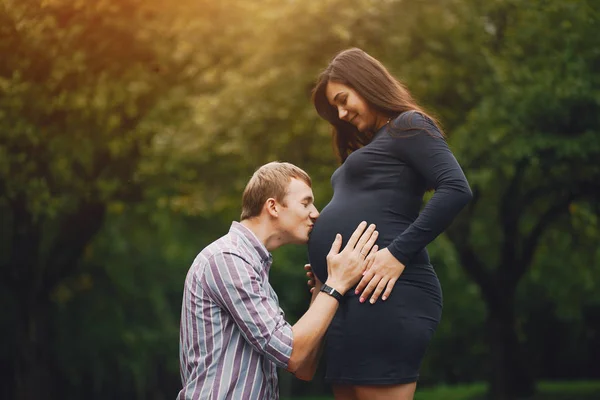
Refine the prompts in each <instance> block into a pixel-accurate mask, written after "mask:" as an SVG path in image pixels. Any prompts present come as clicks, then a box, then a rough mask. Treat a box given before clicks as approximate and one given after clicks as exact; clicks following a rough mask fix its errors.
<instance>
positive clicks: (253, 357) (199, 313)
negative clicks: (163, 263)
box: [177, 162, 377, 400]
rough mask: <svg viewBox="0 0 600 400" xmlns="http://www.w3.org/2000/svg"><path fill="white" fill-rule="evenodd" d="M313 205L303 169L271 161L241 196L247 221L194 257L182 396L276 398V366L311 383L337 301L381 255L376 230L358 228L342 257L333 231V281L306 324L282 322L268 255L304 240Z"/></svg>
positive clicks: (185, 310)
mask: <svg viewBox="0 0 600 400" xmlns="http://www.w3.org/2000/svg"><path fill="white" fill-rule="evenodd" d="M313 202H314V197H313V193H312V189H311V180H310V177H309V176H308V175H307V174H306V172H304V171H303V170H301V169H300V168H298V167H296V166H294V165H292V164H289V163H279V162H273V163H269V164H266V165H264V166H262V167H261V168H259V169H258V170H257V171H256V172H255V173H254V175H253V176H252V178H251V179H250V181H249V182H248V184H247V186H246V189H245V190H244V194H243V196H242V215H241V218H240V220H241V222H239V223H238V222H233V223H232V224H231V228H230V229H229V233H227V234H226V235H225V236H223V237H221V238H220V239H218V240H216V241H215V242H213V243H211V244H210V245H208V246H207V247H206V248H205V249H203V250H202V251H201V252H200V254H198V256H197V257H196V259H195V260H194V262H193V264H192V266H191V267H190V270H189V271H188V274H187V277H186V280H185V286H184V292H183V302H182V310H181V326H180V353H179V357H180V369H181V379H182V383H183V389H182V390H181V391H180V392H179V395H178V397H177V398H178V399H202V400H209V399H211V400H212V399H235V400H238V399H240V400H243V399H249V400H256V399H261V400H262V399H278V398H279V389H278V381H277V371H276V367H280V368H285V369H286V370H288V371H290V372H291V373H293V374H295V375H296V376H297V377H298V378H300V379H304V380H310V379H312V376H313V375H314V372H315V369H316V364H317V357H318V350H319V347H320V344H321V341H322V339H323V336H324V334H325V332H326V330H327V327H328V326H329V324H330V322H331V320H332V318H333V316H334V314H335V312H336V310H337V307H338V304H339V300H340V299H341V296H343V295H344V293H346V291H347V290H349V289H350V288H351V287H353V286H354V285H355V284H356V283H358V281H359V279H360V277H361V276H362V272H363V271H364V270H365V269H366V268H367V266H368V264H369V263H370V262H371V260H372V256H371V254H374V253H375V252H376V251H377V246H374V243H375V240H376V239H377V231H375V226H374V225H370V226H369V227H368V228H367V223H366V222H362V223H361V224H360V225H359V226H358V227H357V229H356V230H355V231H354V233H353V235H352V236H351V237H350V238H349V239H348V242H347V244H346V246H345V247H344V249H343V250H342V251H341V252H340V248H341V244H342V237H341V236H340V235H337V236H336V239H335V241H334V242H333V243H332V245H331V250H330V252H329V254H328V256H327V267H328V278H327V281H326V282H325V283H324V284H323V285H322V287H321V288H320V290H315V291H314V292H313V298H312V301H311V306H310V307H309V309H308V311H307V312H306V313H305V314H304V315H303V316H302V318H300V320H298V322H297V323H296V324H294V325H293V326H292V325H290V324H289V323H288V322H286V321H285V319H284V314H283V311H282V310H281V308H280V307H279V301H278V298H277V295H276V293H275V291H274V290H273V288H272V287H271V285H270V283H269V268H270V266H271V263H272V257H271V254H270V253H269V252H270V251H272V250H274V249H276V248H278V247H280V246H282V245H284V244H288V243H295V244H302V243H306V242H307V241H308V236H309V234H310V231H311V230H312V226H313V224H314V223H315V221H316V220H317V218H318V216H319V212H318V211H317V209H316V207H315V205H314V204H313ZM361 253H362V254H361ZM363 254H369V255H368V256H367V257H366V258H365V256H364V255H363Z"/></svg>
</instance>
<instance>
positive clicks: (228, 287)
mask: <svg viewBox="0 0 600 400" xmlns="http://www.w3.org/2000/svg"><path fill="white" fill-rule="evenodd" d="M270 266H271V255H270V254H269V252H268V251H267V249H266V248H265V247H264V245H262V243H260V241H259V240H258V239H257V238H256V237H255V236H254V234H253V233H252V232H251V231H250V230H248V229H247V228H246V227H244V226H243V225H241V224H239V223H237V222H234V223H233V224H232V226H231V229H230V231H229V233H228V234H227V235H225V236H223V237H221V238H220V239H218V240H217V241H215V242H213V243H212V244H210V245H209V246H208V247H206V248H205V249H204V250H203V251H202V252H201V253H200V254H199V255H198V256H197V257H196V259H195V260H194V263H193V264H192V266H191V268H190V270H189V272H188V275H187V277H186V282H185V288H184V294H183V305H182V312H181V329H180V371H181V378H182V382H183V389H182V390H181V391H180V393H179V396H178V399H203V400H204V399H277V398H278V397H279V393H278V389H277V371H276V368H277V366H279V367H282V368H286V367H287V364H288V362H289V357H290V355H291V352H292V330H291V327H290V325H289V324H287V323H286V322H285V319H284V314H283V311H282V310H281V309H280V308H279V303H278V299H277V295H276V294H275V292H274V290H273V288H272V287H271V285H270V284H269V281H268V272H269V268H270Z"/></svg>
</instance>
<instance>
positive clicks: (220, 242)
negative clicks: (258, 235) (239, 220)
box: [196, 232, 248, 265]
mask: <svg viewBox="0 0 600 400" xmlns="http://www.w3.org/2000/svg"><path fill="white" fill-rule="evenodd" d="M225 255H226V256H228V257H223V256H225ZM231 256H233V257H235V258H240V259H243V260H247V258H248V250H247V246H245V245H244V243H243V242H242V241H241V240H240V238H239V237H237V236H236V235H234V234H231V232H229V233H227V234H225V235H223V236H221V237H220V238H218V239H217V240H215V241H214V242H212V243H211V244H209V245H208V246H206V247H205V248H204V249H202V251H201V252H200V253H199V254H198V256H197V258H196V262H197V263H201V264H204V265H208V264H219V259H224V258H226V259H231Z"/></svg>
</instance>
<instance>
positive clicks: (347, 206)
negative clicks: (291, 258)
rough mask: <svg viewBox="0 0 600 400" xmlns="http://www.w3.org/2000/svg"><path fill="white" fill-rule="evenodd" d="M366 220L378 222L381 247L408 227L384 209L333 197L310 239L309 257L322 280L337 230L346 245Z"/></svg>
mask: <svg viewBox="0 0 600 400" xmlns="http://www.w3.org/2000/svg"><path fill="white" fill-rule="evenodd" d="M362 221H366V222H368V223H374V224H376V225H377V230H378V231H379V237H378V239H377V245H378V246H379V248H380V249H381V248H383V247H386V246H388V245H389V244H390V243H391V241H392V240H393V239H394V238H395V237H396V236H397V235H399V234H400V233H401V232H402V231H403V230H404V229H405V227H406V224H402V223H401V222H400V221H398V220H397V219H396V220H395V219H394V218H391V216H390V215H384V213H383V212H382V211H381V209H376V207H373V205H368V204H363V203H362V202H360V203H359V202H350V201H338V202H336V201H332V202H331V203H329V204H328V205H327V206H326V207H325V208H324V209H323V211H321V214H320V216H319V218H318V220H317V222H316V223H315V226H314V228H313V230H312V232H311V235H310V239H309V241H308V257H309V262H310V264H311V266H312V269H313V271H314V273H315V274H316V276H317V278H319V280H320V281H321V282H325V280H326V279H327V260H326V257H327V253H329V250H330V249H331V244H332V243H333V240H334V239H335V235H336V234H337V233H339V234H341V235H342V239H343V243H342V249H343V248H344V246H345V245H346V243H347V242H348V239H350V236H352V233H353V232H354V230H355V229H356V227H357V226H358V224H360V223H361V222H362Z"/></svg>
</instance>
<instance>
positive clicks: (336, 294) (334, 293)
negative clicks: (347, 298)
mask: <svg viewBox="0 0 600 400" xmlns="http://www.w3.org/2000/svg"><path fill="white" fill-rule="evenodd" d="M321 292H325V293H327V294H328V295H330V296H331V297H333V298H334V299H336V300H337V301H342V297H343V296H342V295H341V293H340V292H338V291H337V290H335V289H334V288H332V287H331V286H329V285H326V284H323V286H321Z"/></svg>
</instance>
